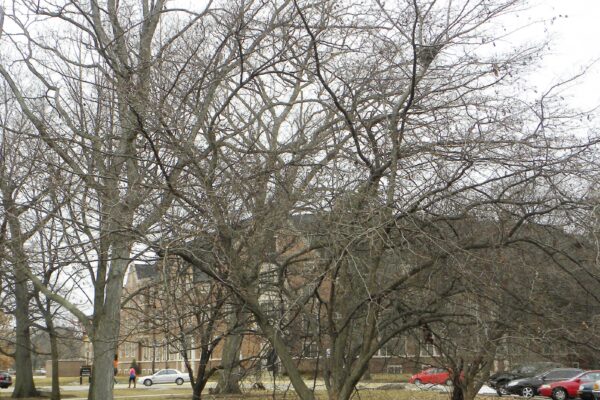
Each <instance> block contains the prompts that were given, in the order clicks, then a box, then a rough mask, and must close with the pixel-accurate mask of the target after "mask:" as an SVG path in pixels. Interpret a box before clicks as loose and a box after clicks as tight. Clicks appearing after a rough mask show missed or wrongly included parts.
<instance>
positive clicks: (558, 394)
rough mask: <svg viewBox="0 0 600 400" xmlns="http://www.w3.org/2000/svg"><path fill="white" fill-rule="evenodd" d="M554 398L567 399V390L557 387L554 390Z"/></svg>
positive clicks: (557, 399) (555, 399) (556, 399)
mask: <svg viewBox="0 0 600 400" xmlns="http://www.w3.org/2000/svg"><path fill="white" fill-rule="evenodd" d="M552 398H553V399H554V400H565V399H566V398H567V391H566V390H565V389H563V388H556V389H554V390H553V391H552Z"/></svg>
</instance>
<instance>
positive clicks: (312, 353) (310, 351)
mask: <svg viewBox="0 0 600 400" xmlns="http://www.w3.org/2000/svg"><path fill="white" fill-rule="evenodd" d="M318 355H319V345H318V344H317V343H314V342H310V343H304V346H303V349H302V356H303V357H306V358H317V356H318Z"/></svg>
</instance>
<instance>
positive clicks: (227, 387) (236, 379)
mask: <svg viewBox="0 0 600 400" xmlns="http://www.w3.org/2000/svg"><path fill="white" fill-rule="evenodd" d="M241 345H242V336H241V335H238V334H233V335H230V336H227V337H226V338H225V341H224V342H223V356H222V357H223V360H222V365H223V369H222V370H221V371H220V373H219V381H218V383H217V388H216V389H215V393H219V394H240V393H242V391H241V389H240V374H239V372H238V370H239V364H240V361H239V359H240V346H241Z"/></svg>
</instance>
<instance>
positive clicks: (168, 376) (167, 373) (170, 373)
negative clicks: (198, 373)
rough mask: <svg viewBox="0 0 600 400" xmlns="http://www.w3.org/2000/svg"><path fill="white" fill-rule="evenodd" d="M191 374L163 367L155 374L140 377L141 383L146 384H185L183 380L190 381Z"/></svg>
mask: <svg viewBox="0 0 600 400" xmlns="http://www.w3.org/2000/svg"><path fill="white" fill-rule="evenodd" d="M189 381H190V376H189V375H188V374H184V373H183V372H180V371H178V370H176V369H161V370H160V371H157V372H156V373H155V374H154V375H147V376H140V377H139V378H138V382H139V383H143V384H144V385H145V386H152V385H154V384H156V383H176V384H178V385H183V382H189Z"/></svg>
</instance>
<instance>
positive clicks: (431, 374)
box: [408, 368, 452, 385]
mask: <svg viewBox="0 0 600 400" xmlns="http://www.w3.org/2000/svg"><path fill="white" fill-rule="evenodd" d="M408 382H409V383H414V384H417V385H420V384H422V383H431V384H435V385H451V384H452V379H451V378H450V372H449V371H448V370H447V369H444V368H427V369H425V370H423V371H421V372H419V373H417V374H414V375H413V376H411V377H410V379H409V380H408Z"/></svg>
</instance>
